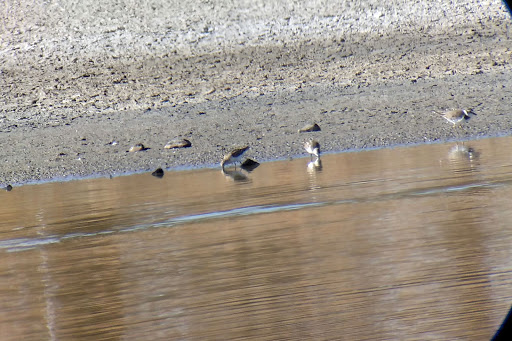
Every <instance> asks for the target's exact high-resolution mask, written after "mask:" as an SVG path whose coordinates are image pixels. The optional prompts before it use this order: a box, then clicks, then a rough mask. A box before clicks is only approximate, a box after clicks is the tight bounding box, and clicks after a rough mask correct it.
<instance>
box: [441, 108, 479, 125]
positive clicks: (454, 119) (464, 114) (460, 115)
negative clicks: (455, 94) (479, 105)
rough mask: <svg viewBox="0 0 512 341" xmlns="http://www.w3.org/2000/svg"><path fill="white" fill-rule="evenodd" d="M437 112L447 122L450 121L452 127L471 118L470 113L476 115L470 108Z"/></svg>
mask: <svg viewBox="0 0 512 341" xmlns="http://www.w3.org/2000/svg"><path fill="white" fill-rule="evenodd" d="M437 114H439V115H441V116H443V117H444V118H445V119H446V120H447V121H448V122H451V123H452V124H453V126H454V127H455V126H456V125H457V124H459V123H461V122H462V121H464V120H466V121H467V120H469V119H470V118H471V116H470V115H476V114H475V113H474V112H473V111H472V110H467V111H466V110H463V109H456V110H450V111H447V112H444V113H442V114H440V113H437Z"/></svg>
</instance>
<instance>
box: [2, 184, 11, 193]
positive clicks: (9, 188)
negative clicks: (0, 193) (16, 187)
mask: <svg viewBox="0 0 512 341" xmlns="http://www.w3.org/2000/svg"><path fill="white" fill-rule="evenodd" d="M4 189H5V190H6V191H7V192H10V191H12V186H11V185H7V186H5V187H4Z"/></svg>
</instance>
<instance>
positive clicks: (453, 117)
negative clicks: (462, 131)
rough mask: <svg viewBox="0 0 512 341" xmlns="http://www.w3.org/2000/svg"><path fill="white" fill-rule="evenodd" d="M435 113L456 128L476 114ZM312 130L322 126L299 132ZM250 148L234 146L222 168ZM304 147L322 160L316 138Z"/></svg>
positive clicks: (469, 111)
mask: <svg viewBox="0 0 512 341" xmlns="http://www.w3.org/2000/svg"><path fill="white" fill-rule="evenodd" d="M434 113H435V114H438V115H440V116H441V117H443V118H444V119H446V120H447V121H448V122H450V123H452V124H453V127H454V128H455V127H456V126H457V125H459V124H460V123H461V122H463V121H467V120H469V119H470V118H471V115H476V114H475V113H474V112H473V110H472V109H470V110H463V109H455V110H450V111H446V112H443V113H438V112H436V111H434ZM311 131H320V127H319V126H318V125H317V124H316V123H314V124H312V125H310V126H306V127H304V128H302V129H299V132H300V133H301V132H311ZM248 149H249V146H243V147H240V148H234V149H233V150H231V151H230V152H229V153H227V154H226V155H224V157H223V159H222V161H221V163H220V165H221V167H222V170H224V167H225V166H227V165H229V164H234V165H235V169H236V164H237V163H240V162H241V160H242V157H243V155H244V153H245V152H246V151H247V150H248ZM304 149H305V150H306V152H308V153H309V155H310V159H311V161H313V156H315V160H314V161H315V162H318V161H319V160H320V143H319V142H318V141H316V140H313V139H311V140H309V141H306V142H305V143H304Z"/></svg>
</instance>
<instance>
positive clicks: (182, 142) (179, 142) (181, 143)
mask: <svg viewBox="0 0 512 341" xmlns="http://www.w3.org/2000/svg"><path fill="white" fill-rule="evenodd" d="M190 146H192V143H191V142H190V141H189V140H187V139H175V140H172V141H169V142H167V144H166V145H165V147H164V148H165V149H173V148H188V147H190Z"/></svg>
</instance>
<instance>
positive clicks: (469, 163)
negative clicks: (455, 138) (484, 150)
mask: <svg viewBox="0 0 512 341" xmlns="http://www.w3.org/2000/svg"><path fill="white" fill-rule="evenodd" d="M479 157H480V153H479V152H477V151H476V150H475V149H473V148H472V147H470V146H467V145H465V144H464V143H457V144H455V145H454V146H453V147H451V148H450V151H449V152H448V157H447V161H448V166H449V168H451V170H452V171H454V172H457V173H459V172H471V171H474V170H475V168H476V166H477V161H478V158H479ZM442 163H443V160H441V164H442Z"/></svg>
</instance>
